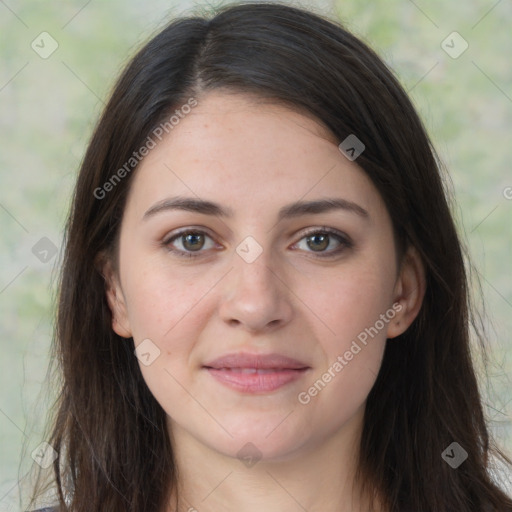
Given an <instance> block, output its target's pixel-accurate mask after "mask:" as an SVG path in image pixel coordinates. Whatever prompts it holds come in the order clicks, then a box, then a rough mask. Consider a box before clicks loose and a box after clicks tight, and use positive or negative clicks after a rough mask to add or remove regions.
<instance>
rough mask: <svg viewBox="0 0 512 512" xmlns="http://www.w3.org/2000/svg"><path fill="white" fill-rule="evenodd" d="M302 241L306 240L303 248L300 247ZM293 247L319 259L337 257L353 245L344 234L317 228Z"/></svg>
mask: <svg viewBox="0 0 512 512" xmlns="http://www.w3.org/2000/svg"><path fill="white" fill-rule="evenodd" d="M302 240H306V244H305V247H304V245H303V246H302V247H301V246H300V245H301V242H302ZM295 245H296V246H298V248H299V249H301V250H304V251H306V252H309V253H311V252H313V253H316V254H317V256H318V257H320V258H329V257H333V256H337V255H339V254H340V253H341V252H343V251H344V250H346V249H349V248H351V247H353V245H354V244H353V243H352V241H351V239H350V238H349V237H348V236H347V235H345V234H344V233H341V232H339V231H337V230H333V229H331V228H322V229H318V228H317V229H316V230H315V231H310V232H309V233H306V235H305V236H304V237H303V238H302V239H301V240H300V241H299V242H298V243H297V244H295ZM329 247H330V248H331V249H330V250H328V248H329Z"/></svg>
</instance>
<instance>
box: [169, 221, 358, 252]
mask: <svg viewBox="0 0 512 512" xmlns="http://www.w3.org/2000/svg"><path fill="white" fill-rule="evenodd" d="M191 234H193V235H206V236H207V237H208V238H212V237H211V236H210V235H209V234H208V233H207V232H206V231H203V230H201V229H190V228H187V229H184V230H181V231H179V232H178V233H175V234H173V235H172V236H171V237H169V238H166V239H165V240H164V241H163V242H162V245H163V246H164V247H165V248H166V249H167V250H168V251H169V252H172V253H173V254H175V255H176V256H178V257H180V258H188V259H192V258H198V257H200V256H201V253H202V252H205V251H202V250H199V251H195V252H191V251H182V250H181V249H175V248H172V247H171V243H172V242H174V240H176V239H178V238H180V237H181V236H184V235H191ZM317 234H324V235H331V236H333V237H335V238H336V239H337V240H338V241H339V242H340V244H341V245H340V246H339V247H338V248H337V249H335V250H333V251H329V252H327V253H321V252H318V253H315V252H314V251H307V252H312V253H313V254H316V257H318V258H334V257H336V256H338V255H339V254H340V253H341V252H342V251H344V250H346V249H351V248H352V247H353V245H354V244H353V242H352V241H351V240H350V238H349V237H348V236H347V235H345V234H344V233H341V232H340V231H337V230H335V229H332V228H328V227H321V228H320V229H319V228H313V229H311V230H309V231H307V232H306V233H304V234H303V236H302V238H300V240H299V242H300V241H301V240H303V239H304V238H307V237H310V236H311V235H317ZM296 243H298V242H296ZM294 245H296V244H294ZM322 254H324V255H322Z"/></svg>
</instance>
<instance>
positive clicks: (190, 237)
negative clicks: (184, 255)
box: [183, 233, 204, 250]
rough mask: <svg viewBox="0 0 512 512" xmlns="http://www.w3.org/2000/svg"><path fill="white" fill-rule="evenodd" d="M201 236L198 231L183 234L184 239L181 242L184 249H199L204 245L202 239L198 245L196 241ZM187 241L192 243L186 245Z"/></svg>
mask: <svg viewBox="0 0 512 512" xmlns="http://www.w3.org/2000/svg"><path fill="white" fill-rule="evenodd" d="M202 236H203V235H201V234H200V233H192V234H187V235H184V236H183V238H184V240H185V241H184V243H183V246H184V247H185V248H186V249H191V250H195V249H201V248H202V247H203V245H204V240H202V243H200V244H199V245H198V244H197V243H196V242H197V241H198V239H199V238H200V237H202ZM189 243H192V245H191V246H188V247H187V244H189Z"/></svg>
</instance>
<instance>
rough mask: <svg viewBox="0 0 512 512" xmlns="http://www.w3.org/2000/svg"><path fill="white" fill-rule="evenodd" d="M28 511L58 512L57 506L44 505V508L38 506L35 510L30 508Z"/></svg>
mask: <svg viewBox="0 0 512 512" xmlns="http://www.w3.org/2000/svg"><path fill="white" fill-rule="evenodd" d="M30 512H58V509H57V507H45V508H38V509H37V510H32V511H30Z"/></svg>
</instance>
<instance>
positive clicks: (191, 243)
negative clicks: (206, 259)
mask: <svg viewBox="0 0 512 512" xmlns="http://www.w3.org/2000/svg"><path fill="white" fill-rule="evenodd" d="M207 239H210V240H212V238H211V237H210V236H209V235H208V234H207V233H205V232H204V231H199V230H190V229H189V230H186V231H181V232H179V233H176V234H174V235H172V236H171V237H170V238H167V239H166V240H165V241H164V242H163V245H164V246H165V247H166V248H167V249H168V250H169V251H170V252H172V253H174V254H176V255H177V256H181V257H185V258H195V257H197V256H200V255H201V253H202V252H205V251H202V250H201V249H203V248H205V245H206V241H207ZM176 245H177V247H176ZM180 246H181V247H180ZM214 246H215V244H214V243H213V240H212V243H210V246H209V247H206V249H211V248H213V247H214ZM194 253H197V254H194Z"/></svg>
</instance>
